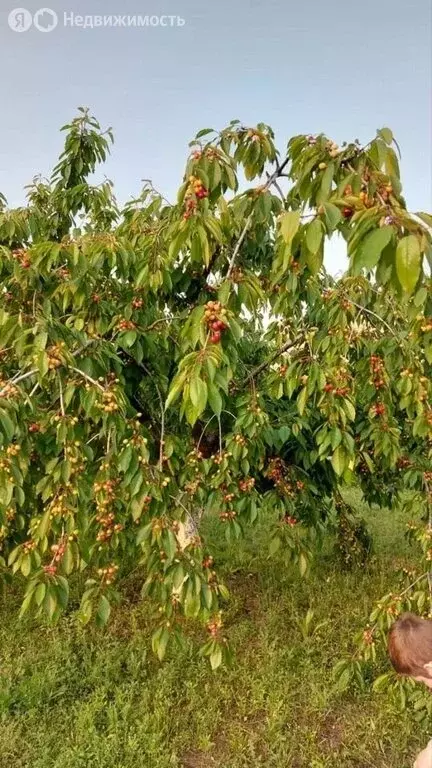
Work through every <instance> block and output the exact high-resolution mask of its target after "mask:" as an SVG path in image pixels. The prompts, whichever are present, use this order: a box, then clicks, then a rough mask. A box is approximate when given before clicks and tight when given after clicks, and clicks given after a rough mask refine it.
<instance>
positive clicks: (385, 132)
mask: <svg viewBox="0 0 432 768" xmlns="http://www.w3.org/2000/svg"><path fill="white" fill-rule="evenodd" d="M377 133H378V136H381V138H382V139H384V141H385V143H386V144H391V143H392V141H393V131H391V130H390V128H380V129H379V131H377Z"/></svg>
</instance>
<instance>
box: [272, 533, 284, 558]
mask: <svg viewBox="0 0 432 768" xmlns="http://www.w3.org/2000/svg"><path fill="white" fill-rule="evenodd" d="M281 544H282V542H281V540H280V537H279V536H274V537H273V538H272V540H271V542H270V547H269V553H270V555H274V554H275V552H277V551H278V549H280V546H281Z"/></svg>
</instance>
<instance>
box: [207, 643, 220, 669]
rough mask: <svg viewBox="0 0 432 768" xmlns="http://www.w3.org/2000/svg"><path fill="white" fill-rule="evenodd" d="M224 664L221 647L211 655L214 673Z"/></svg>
mask: <svg viewBox="0 0 432 768" xmlns="http://www.w3.org/2000/svg"><path fill="white" fill-rule="evenodd" d="M221 664H222V650H221V648H220V647H219V646H217V647H216V648H215V650H214V651H213V653H211V654H210V665H211V668H212V670H213V671H214V670H215V669H217V668H218V667H220V665H221Z"/></svg>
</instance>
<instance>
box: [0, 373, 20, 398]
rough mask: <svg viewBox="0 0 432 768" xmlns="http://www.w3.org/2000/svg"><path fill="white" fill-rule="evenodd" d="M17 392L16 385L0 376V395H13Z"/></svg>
mask: <svg viewBox="0 0 432 768" xmlns="http://www.w3.org/2000/svg"><path fill="white" fill-rule="evenodd" d="M17 392H18V389H17V387H16V386H15V385H14V384H12V383H11V382H6V381H4V379H3V380H2V379H1V378H0V397H14V396H15V395H16V394H17Z"/></svg>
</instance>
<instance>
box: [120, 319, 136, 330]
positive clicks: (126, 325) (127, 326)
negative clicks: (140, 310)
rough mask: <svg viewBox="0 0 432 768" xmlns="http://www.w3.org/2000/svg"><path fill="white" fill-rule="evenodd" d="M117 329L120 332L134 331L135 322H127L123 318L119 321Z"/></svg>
mask: <svg viewBox="0 0 432 768" xmlns="http://www.w3.org/2000/svg"><path fill="white" fill-rule="evenodd" d="M117 328H118V329H119V331H133V330H134V329H135V328H136V325H135V323H134V321H133V320H125V318H123V319H122V320H119V322H118V325H117Z"/></svg>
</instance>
